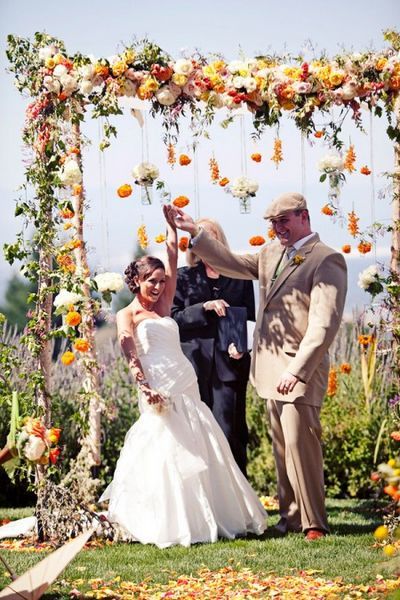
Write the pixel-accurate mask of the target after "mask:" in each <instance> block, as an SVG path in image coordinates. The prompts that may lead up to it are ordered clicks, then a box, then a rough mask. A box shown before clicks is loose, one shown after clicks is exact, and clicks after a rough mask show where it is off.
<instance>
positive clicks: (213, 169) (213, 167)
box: [208, 157, 219, 183]
mask: <svg viewBox="0 0 400 600" xmlns="http://www.w3.org/2000/svg"><path fill="white" fill-rule="evenodd" d="M208 164H209V166H210V176H211V181H212V182H213V183H216V182H217V181H218V180H219V166H218V163H217V161H216V160H215V158H214V157H212V158H210V160H209V161H208Z"/></svg>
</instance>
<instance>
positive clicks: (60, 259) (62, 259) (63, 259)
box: [56, 254, 76, 273]
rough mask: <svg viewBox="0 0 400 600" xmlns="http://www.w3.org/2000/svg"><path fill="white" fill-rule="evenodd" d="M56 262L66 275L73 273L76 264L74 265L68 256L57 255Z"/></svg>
mask: <svg viewBox="0 0 400 600" xmlns="http://www.w3.org/2000/svg"><path fill="white" fill-rule="evenodd" d="M56 261H57V263H58V264H59V265H60V267H61V268H62V269H63V271H66V272H67V273H75V271H76V264H75V263H74V261H73V259H72V258H71V257H70V256H69V254H59V255H58V256H57V257H56Z"/></svg>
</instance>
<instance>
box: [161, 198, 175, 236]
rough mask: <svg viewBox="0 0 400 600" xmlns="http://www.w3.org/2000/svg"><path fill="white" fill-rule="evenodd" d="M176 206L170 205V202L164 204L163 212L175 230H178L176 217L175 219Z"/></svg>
mask: <svg viewBox="0 0 400 600" xmlns="http://www.w3.org/2000/svg"><path fill="white" fill-rule="evenodd" d="M174 211H175V209H174V207H173V206H170V205H168V204H164V206H163V213H164V217H165V220H166V221H167V223H168V225H169V226H170V227H171V228H172V229H173V230H174V231H176V223H175V219H174Z"/></svg>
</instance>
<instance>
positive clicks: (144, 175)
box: [132, 162, 159, 185]
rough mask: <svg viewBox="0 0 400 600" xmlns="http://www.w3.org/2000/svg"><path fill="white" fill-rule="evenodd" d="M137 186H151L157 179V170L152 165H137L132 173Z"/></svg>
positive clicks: (144, 163)
mask: <svg viewBox="0 0 400 600" xmlns="http://www.w3.org/2000/svg"><path fill="white" fill-rule="evenodd" d="M132 174H133V177H134V178H135V180H136V182H137V183H138V184H139V185H151V184H152V183H153V182H154V181H155V180H156V179H157V177H158V175H159V170H158V168H157V167H156V165H153V163H146V162H143V163H139V164H138V165H136V167H135V168H134V169H133V171H132Z"/></svg>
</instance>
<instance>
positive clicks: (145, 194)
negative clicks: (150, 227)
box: [140, 185, 153, 204]
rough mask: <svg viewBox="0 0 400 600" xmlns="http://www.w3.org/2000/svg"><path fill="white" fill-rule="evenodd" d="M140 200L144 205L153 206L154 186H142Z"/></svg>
mask: <svg viewBox="0 0 400 600" xmlns="http://www.w3.org/2000/svg"><path fill="white" fill-rule="evenodd" d="M140 200H141V202H142V204H151V202H152V200H153V186H152V185H142V186H141V187H140Z"/></svg>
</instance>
